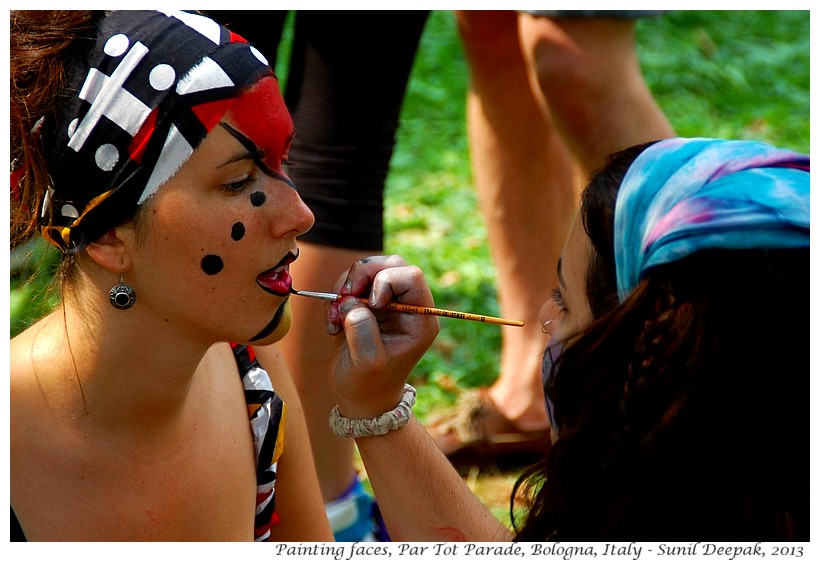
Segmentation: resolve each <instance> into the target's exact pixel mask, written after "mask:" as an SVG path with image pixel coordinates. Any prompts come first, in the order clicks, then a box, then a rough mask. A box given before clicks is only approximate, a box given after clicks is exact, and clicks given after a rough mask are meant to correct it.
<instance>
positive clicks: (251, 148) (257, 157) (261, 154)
mask: <svg viewBox="0 0 820 562" xmlns="http://www.w3.org/2000/svg"><path fill="white" fill-rule="evenodd" d="M219 125H220V126H221V127H222V128H223V129H225V130H226V131H228V133H229V134H230V135H231V136H232V137H233V138H235V139H236V140H237V142H239V144H241V145H242V146H243V147H244V148H245V150H246V151H247V152H245V153H243V154H240V155H239V156H237V157H235V158H232V159H231V160H229V161H228V162H237V161H239V160H245V159H246V158H250V159H252V160H253V162H254V164H256V165H257V166H259V169H260V170H262V171H263V172H264V173H265V174H267V175H269V176H270V177H272V178H276V179H279V180H282V181H283V182H285V183H286V184H288V185H289V186H291V187H292V188H294V189H296V185H294V183H293V180H291V179H290V178H289V177H287V176H286V175H284V174H280V173H279V172H277V171H275V170H271V169H270V168H269V167H268V166H267V164H265V162H264V158H265V151H264V150H262V149H260V148H259V147H258V146H256V143H255V142H253V141H252V140H251V139H249V138H248V137H246V136H245V135H243V134H242V133H241V132H239V131H237V130H236V129H234V128H233V127H231V126H230V125H228V124H227V123H225V122H224V121H220V122H219ZM293 136H294V135H293V133H291V139H292V138H293Z"/></svg>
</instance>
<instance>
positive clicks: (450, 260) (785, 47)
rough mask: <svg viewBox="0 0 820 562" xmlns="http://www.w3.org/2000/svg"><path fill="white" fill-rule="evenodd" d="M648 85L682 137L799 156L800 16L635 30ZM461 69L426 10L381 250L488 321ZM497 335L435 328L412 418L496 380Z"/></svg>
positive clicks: (729, 15) (724, 17)
mask: <svg viewBox="0 0 820 562" xmlns="http://www.w3.org/2000/svg"><path fill="white" fill-rule="evenodd" d="M637 37H638V42H639V53H640V56H641V64H642V68H643V71H644V75H645V77H646V80H647V83H648V84H649V86H650V88H651V89H652V91H653V93H654V94H655V96H656V99H657V100H658V103H659V104H660V106H661V107H662V108H663V110H664V112H665V113H666V114H667V116H668V117H669V119H670V121H671V122H672V124H673V126H674V127H675V129H676V131H677V133H678V134H679V135H681V136H711V137H724V138H742V139H758V140H763V141H767V142H770V143H772V144H776V145H778V146H783V147H786V148H791V149H794V150H799V151H802V152H808V151H809V14H808V12H805V11H804V12H777V11H769V12H761V11H750V12H725V11H720V12H716V11H712V12H708V11H707V12H703V11H696V12H671V13H669V14H666V15H665V16H663V17H657V18H649V19H645V20H641V21H640V22H639V23H638V28H637ZM467 72H468V69H467V65H466V62H465V59H464V56H463V52H462V48H461V44H460V42H459V39H458V35H457V32H456V29H455V23H454V19H453V15H452V13H450V12H446V11H444V12H435V13H434V14H433V15H432V17H431V19H430V21H429V23H428V27H427V28H426V30H425V35H424V37H423V38H422V45H421V48H420V51H419V55H418V57H417V60H416V64H415V67H414V70H413V75H412V78H411V82H410V85H409V90H408V93H407V97H406V100H405V104H404V107H403V112H402V123H401V129H400V132H399V135H398V144H397V148H396V152H395V155H394V158H393V161H392V171H391V175H390V177H389V180H388V185H387V204H386V209H387V210H386V218H385V220H386V225H387V240H386V249H387V251H389V252H391V253H398V254H401V255H403V256H405V257H406V259H407V260H408V261H410V262H412V263H415V264H417V265H419V266H420V267H421V268H422V269H424V270H425V272H426V274H427V278H428V281H429V282H430V284H431V287H432V290H433V294H434V295H435V297H436V302H437V304H438V305H439V306H442V307H444V308H455V309H460V310H472V311H481V312H483V313H486V314H496V313H497V311H498V307H497V302H496V299H495V289H494V287H495V282H496V278H495V272H494V270H493V268H492V264H491V262H490V257H489V252H488V249H487V244H486V232H485V229H484V225H483V223H482V220H481V218H480V215H479V214H478V211H477V207H476V195H475V191H474V189H473V187H472V179H471V171H470V162H469V158H468V152H467V140H466V131H465V121H464V115H465V113H464V100H465V94H466V85H467V82H466V77H467ZM499 346H500V336H499V330H497V329H493V328H492V327H489V326H485V325H473V324H471V323H469V322H449V321H447V320H442V322H441V334H440V335H439V338H438V341H437V343H436V345H435V346H434V348H433V349H432V351H431V352H430V353H428V354H427V355H426V356H425V357H424V359H423V360H422V361H421V363H420V365H419V366H418V368H417V369H416V370H415V372H414V375H413V376H414V382H415V383H416V384H417V385H419V386H420V389H421V391H420V393H419V396H420V400H419V406H418V408H419V413H420V414H421V415H422V416H423V415H424V413H426V412H428V411H429V410H430V409H433V408H436V407H437V406H439V405H441V404H442V403H446V402H451V401H452V400H453V399H454V396H455V394H456V393H457V389H458V388H461V387H469V386H478V385H485V384H489V383H491V382H492V381H493V380H494V378H495V377H496V375H497V368H498V361H499V356H498V352H499Z"/></svg>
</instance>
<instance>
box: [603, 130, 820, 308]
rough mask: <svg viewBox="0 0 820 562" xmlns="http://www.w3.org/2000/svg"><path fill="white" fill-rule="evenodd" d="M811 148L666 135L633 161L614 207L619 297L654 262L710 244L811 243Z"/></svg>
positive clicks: (786, 245) (762, 245)
mask: <svg viewBox="0 0 820 562" xmlns="http://www.w3.org/2000/svg"><path fill="white" fill-rule="evenodd" d="M809 170H810V160H809V156H808V155H803V154H798V153H795V152H791V151H788V150H783V149H779V148H776V147H773V146H770V145H767V144H764V143H761V142H755V141H727V140H719V139H704V138H695V139H682V138H675V139H668V140H665V141H661V142H658V143H656V144H654V145H652V146H650V147H649V148H647V149H646V150H645V151H644V152H643V153H642V154H641V155H640V156H639V157H638V158H637V159H636V160H635V162H634V163H633V164H632V166H631V167H630V169H629V171H628V172H627V174H626V176H625V178H624V181H623V183H622V185H621V188H620V191H619V193H618V200H617V204H616V210H615V263H616V269H617V280H618V293H619V297H620V299H621V301H623V300H624V298H626V296H627V295H628V294H629V293H630V292H631V291H632V289H633V288H634V287H635V285H636V284H637V283H638V280H639V279H640V277H641V275H642V273H643V272H644V271H646V270H647V269H649V268H650V267H653V266H656V265H660V264H663V263H669V262H672V261H676V260H679V259H681V258H684V257H686V256H688V255H690V254H692V253H694V252H696V251H698V250H702V249H707V248H726V249H748V248H798V247H808V245H809Z"/></svg>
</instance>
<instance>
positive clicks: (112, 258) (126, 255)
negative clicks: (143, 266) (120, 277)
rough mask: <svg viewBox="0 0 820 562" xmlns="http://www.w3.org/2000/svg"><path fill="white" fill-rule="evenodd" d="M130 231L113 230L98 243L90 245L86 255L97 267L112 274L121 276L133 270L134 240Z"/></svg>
mask: <svg viewBox="0 0 820 562" xmlns="http://www.w3.org/2000/svg"><path fill="white" fill-rule="evenodd" d="M128 232H129V231H128V230H126V229H123V228H112V229H111V230H109V231H108V232H106V233H105V234H103V235H102V236H100V237H99V238H98V239H97V241H96V242H94V243H93V244H89V246H88V247H87V248H86V253H87V254H88V255H89V257H90V258H91V259H92V260H94V261H95V262H96V263H97V265H99V266H100V267H102V268H104V269H107V270H108V271H110V272H111V273H116V274H120V273H123V272H125V271H128V270H129V269H130V268H131V249H132V243H131V242H132V240H131V236H128Z"/></svg>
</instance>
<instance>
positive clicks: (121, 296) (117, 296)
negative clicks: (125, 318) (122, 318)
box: [108, 273, 137, 310]
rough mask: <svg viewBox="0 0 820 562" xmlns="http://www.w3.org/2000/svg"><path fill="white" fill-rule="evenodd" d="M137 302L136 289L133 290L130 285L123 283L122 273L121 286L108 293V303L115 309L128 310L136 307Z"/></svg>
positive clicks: (121, 276)
mask: <svg viewBox="0 0 820 562" xmlns="http://www.w3.org/2000/svg"><path fill="white" fill-rule="evenodd" d="M136 301H137V293H135V292H134V289H132V288H131V286H130V285H126V283H125V282H124V281H123V274H122V273H120V282H119V284H118V285H116V286H114V287H112V288H111V290H110V291H108V302H110V303H111V306H113V307H114V308H117V309H119V310H126V309H128V308H131V307H132V306H134V303H135V302H136Z"/></svg>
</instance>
